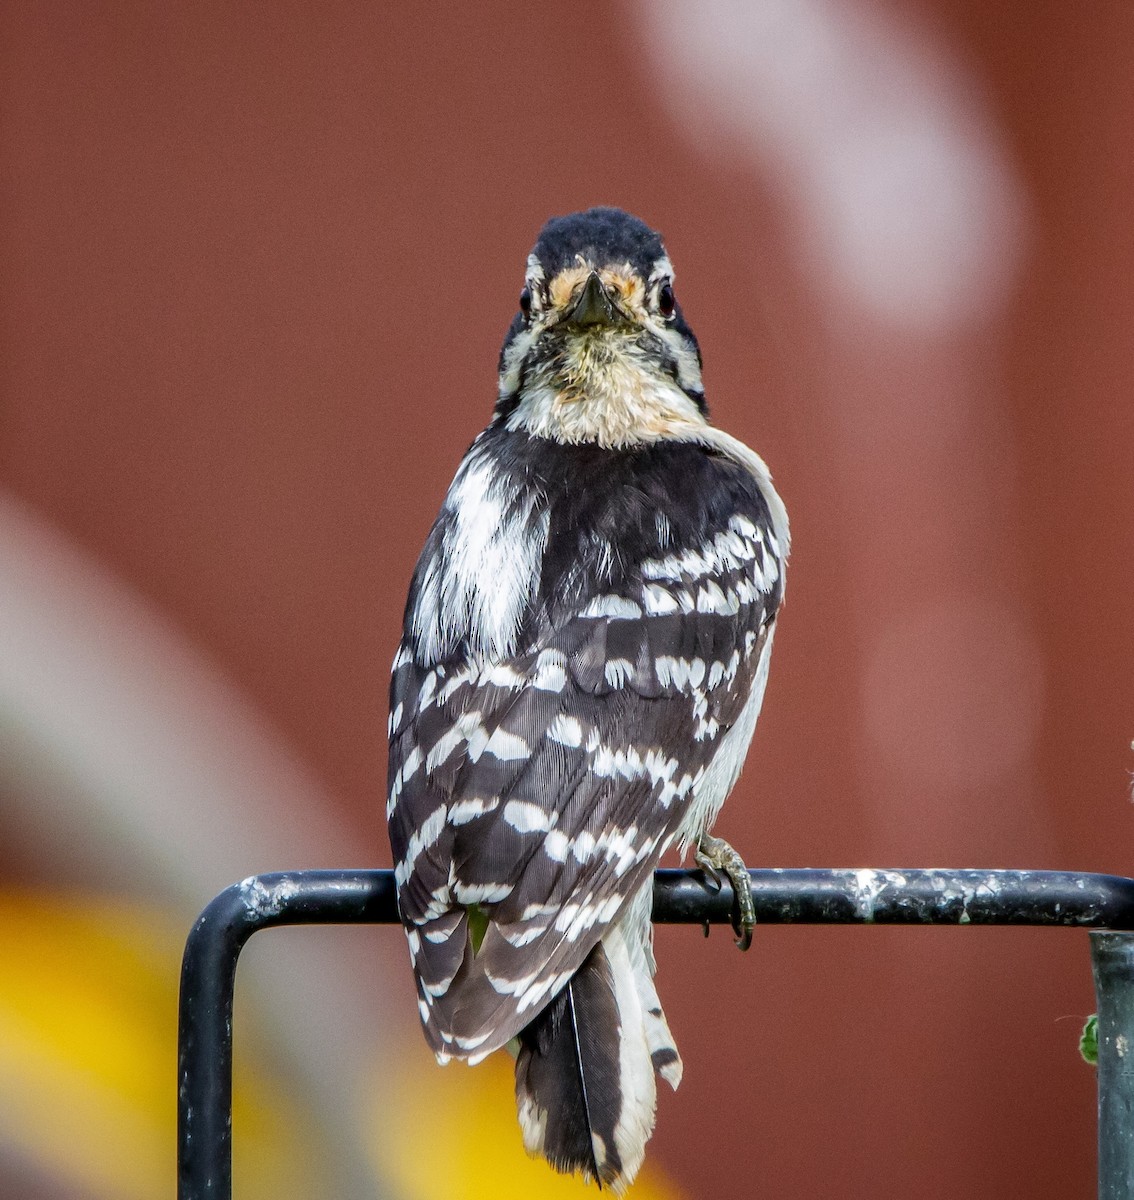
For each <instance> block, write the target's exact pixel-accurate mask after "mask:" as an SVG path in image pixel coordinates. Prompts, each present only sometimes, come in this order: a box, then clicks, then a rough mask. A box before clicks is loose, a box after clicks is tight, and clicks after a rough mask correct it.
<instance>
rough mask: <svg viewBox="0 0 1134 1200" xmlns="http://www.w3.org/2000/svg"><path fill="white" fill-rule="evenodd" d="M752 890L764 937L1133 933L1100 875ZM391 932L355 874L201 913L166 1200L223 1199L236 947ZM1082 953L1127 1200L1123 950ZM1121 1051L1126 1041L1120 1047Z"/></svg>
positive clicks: (937, 876) (1129, 979) (691, 875)
mask: <svg viewBox="0 0 1134 1200" xmlns="http://www.w3.org/2000/svg"><path fill="white" fill-rule="evenodd" d="M751 876H752V888H753V899H754V901H755V905H756V917H757V920H758V921H759V922H761V923H764V924H785V923H796V924H843V925H862V924H871V923H878V924H906V925H968V924H972V925H1052V926H1079V927H1103V928H1105V929H1110V930H1125V929H1134V879H1125V878H1120V877H1117V876H1111V875H1079V874H1074V873H1072V872H1066V871H944V870H942V871H923V870H917V871H875V870H857V871H856V870H832V871H804V870H785V871H752V872H751ZM732 908H733V896H732V892H731V890H730V888H729V887H728V886H727V885H725V886H723V887H722V888H721V889H720V890H716V889H714V888H713V887H712V886H710V885H709V884H708V883H707V882H706V881H705V878H704V876H703V875H702V874H701V873H700V872H699V871H659V872H658V873H657V875H656V876H655V880H654V920H655V921H657V922H659V923H665V924H693V925H701V924H705V923H708V924H718V925H719V924H725V923H727V922H728V921H729V920H730V919H731V915H732ZM397 920H398V914H397V905H396V901H395V889H394V878H393V872H392V871H365V870H359V871H293V872H283V873H279V874H273V875H255V876H252V877H250V878H248V879H245V880H244V881H243V882H242V883H238V884H233V886H232V887H230V888H226V889H225V890H224V891H223V892H221V893H220V895H219V896H217V897H216V898H215V899H214V900H213V901H212V902H211V903H210V904H209V905H208V906H207V907H206V908H205V910H204V912H202V913H201V916H200V917H199V918H198V919H197V923H196V924H195V925H194V926H193V929H192V931H191V932H190V934H189V939H188V941H187V942H186V944H185V957H184V960H183V963H182V968H181V1002H180V1023H179V1028H178V1055H177V1061H178V1096H177V1100H178V1103H177V1194H178V1200H231V1197H232V1002H233V989H234V985H235V980H236V965H237V961H238V959H239V957H240V952H241V950H242V949H243V948H244V944H245V942H247V940H248V939H249V938H250V937H251V936H252V934H253V933H255V932H256V931H257V930H258V929H267V928H270V927H272V926H273V925H301V924H320V925H336V924H391V923H395V922H396V921H397ZM1108 939H1110V940H1108ZM1094 948H1095V972H1096V986H1097V987H1098V992H1099V1115H1100V1122H1099V1139H1100V1154H1099V1172H1100V1175H1099V1178H1100V1191H1099V1196H1100V1198H1101V1200H1134V1183H1132V1180H1134V1174H1132V1170H1131V1149H1132V1147H1131V1142H1132V1137H1131V1125H1130V1114H1131V1105H1132V1103H1134V1076H1131V1077H1126V1076H1124V1075H1123V1074H1122V1069H1123V1066H1122V1060H1123V1058H1124V1056H1125V1054H1126V1053H1127V1047H1134V936H1130V935H1120V934H1095V935H1094ZM407 986H408V983H407ZM1104 996H1105V1000H1104ZM1108 1037H1109V1038H1110V1042H1109V1043H1108V1042H1107V1038H1108ZM1122 1037H1125V1038H1127V1039H1129V1040H1128V1041H1120V1040H1119V1039H1120V1038H1122ZM1104 1057H1105V1064H1104ZM1104 1137H1105V1138H1106V1139H1107V1148H1106V1151H1105V1153H1104V1150H1103V1139H1104ZM1104 1166H1105V1168H1106V1171H1107V1172H1108V1175H1107V1179H1108V1180H1110V1181H1112V1182H1113V1181H1116V1180H1120V1179H1121V1181H1122V1184H1121V1186H1122V1187H1124V1188H1125V1190H1110V1191H1103V1190H1101V1189H1102V1187H1103V1184H1102V1180H1103V1172H1104ZM1107 1186H1108V1187H1109V1186H1111V1183H1110V1182H1108V1184H1107ZM1113 1186H1114V1187H1115V1188H1118V1187H1119V1183H1117V1182H1115V1183H1114V1184H1113Z"/></svg>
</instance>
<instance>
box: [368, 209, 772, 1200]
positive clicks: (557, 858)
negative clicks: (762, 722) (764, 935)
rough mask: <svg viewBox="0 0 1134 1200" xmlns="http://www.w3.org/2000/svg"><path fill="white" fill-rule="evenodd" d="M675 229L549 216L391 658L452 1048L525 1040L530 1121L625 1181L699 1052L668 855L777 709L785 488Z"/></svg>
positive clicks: (610, 213) (707, 818)
mask: <svg viewBox="0 0 1134 1200" xmlns="http://www.w3.org/2000/svg"><path fill="white" fill-rule="evenodd" d="M673 281H674V274H673V267H672V264H671V262H670V259H669V256H668V254H667V252H666V250H665V246H664V244H663V241H662V238H661V236H660V235H659V234H658V233H656V232H655V231H654V230H653V229H651V228H650V227H649V226H648V225H647V224H645V223H644V222H643V221H641V220H640V219H638V218H637V217H634V216H632V215H630V214H629V213H626V212H624V211H622V210H620V209H617V208H608V207H599V208H591V209H589V210H587V211H584V212H578V213H572V214H570V215H567V216H562V217H553V218H552V219H551V220H549V221H548V222H547V223H546V225H545V226H544V227H543V229H542V231H541V232H540V234H539V237H538V240H537V241H536V244H535V248H534V249H533V250H532V252H531V254H530V255H529V257H528V260H527V266H526V270H525V275H524V283H523V287H522V290H521V292H520V296H519V306H518V311H517V312H516V314H515V316H514V318H513V320H512V322H511V325H510V326H509V328H508V331H507V335H506V337H505V340H504V345H503V348H502V350H501V352H500V358H499V380H498V390H497V396H496V401H495V406H494V409H493V412H492V416H491V420H490V422H489V424H488V426H487V427H486V428H485V429H484V431H483V432H482V433H480V435H479V436H478V437H476V439H475V440H474V441H473V443H472V445H471V447H470V448H469V450H468V452H467V453H466V455H465V456H464V459H463V460H462V462H461V463H460V466H459V468H458V470H457V473H456V475H455V477H454V479H453V482H452V484H451V486H450V488H449V491H448V494H447V495H446V497H445V500H444V503H443V505H442V507H441V511H440V513H439V515H438V517H437V519H436V521H435V523H434V525H433V527H432V529H431V530H430V532H429V534H428V537H427V539H426V542H425V546H424V548H423V550H422V552H421V556H420V558H419V560H418V562H417V566H416V568H415V570H414V572H413V576H412V581H411V584H410V588H409V596H408V600H407V604H406V609H405V618H404V624H403V633H402V638H401V641H400V645H399V647H398V650H397V652H396V654H395V657H394V662H393V669H392V676H391V684H390V716H389V739H390V740H389V747H390V750H389V761H388V779H387V782H388V788H387V819H388V827H389V834H390V843H391V849H392V851H393V857H394V863H395V867H394V876H395V884H396V890H397V901H398V908H399V913H400V917H401V921H402V924H403V926H404V929H405V933H406V936H407V939H408V942H409V950H410V957H411V960H412V964H413V970H414V975H415V978H416V984H417V996H418V1010H419V1012H420V1016H421V1022H422V1026H423V1029H424V1032H425V1037H426V1040H427V1042H428V1044H429V1046H430V1047H431V1049H432V1050H433V1052H434V1054H435V1055H436V1057H437V1060H438V1061H439V1062H441V1063H446V1062H449V1061H450V1060H452V1059H464V1060H467V1061H468V1062H469V1063H472V1064H475V1063H477V1062H479V1061H481V1060H482V1059H484V1058H485V1057H486V1056H487V1055H489V1054H490V1053H492V1052H494V1051H496V1050H498V1049H501V1048H504V1047H506V1048H508V1049H510V1050H511V1052H512V1053H513V1054H514V1055H515V1075H516V1103H517V1113H518V1119H519V1124H520V1128H521V1132H522V1136H523V1143H524V1146H525V1148H526V1150H527V1151H528V1153H529V1154H531V1155H532V1156H542V1157H544V1158H546V1159H547V1160H548V1162H549V1163H550V1164H551V1166H552V1167H554V1168H555V1169H556V1170H558V1171H561V1172H575V1173H578V1174H581V1175H582V1176H583V1177H584V1179H586V1180H588V1181H596V1182H597V1184H598V1187H599V1188H600V1189H602V1188H604V1187H609V1188H611V1189H612V1190H613V1191H614V1192H615V1193H616V1194H621V1193H622V1192H624V1191H625V1189H626V1188H627V1187H628V1186H629V1185H630V1183H631V1182H632V1181H633V1179H634V1177H635V1175H636V1174H637V1172H638V1170H639V1168H640V1167H641V1164H642V1161H643V1159H644V1156H645V1150H646V1143H647V1141H648V1140H649V1138H650V1136H651V1134H652V1132H653V1128H654V1123H655V1113H656V1100H657V1092H656V1082H655V1075H657V1076H660V1077H661V1078H662V1079H663V1080H664V1081H665V1082H667V1083H668V1084H669V1085H670V1086H671V1087H673V1088H674V1089H676V1088H677V1085H678V1083H679V1082H680V1080H681V1074H682V1069H683V1068H682V1061H681V1057H680V1055H679V1053H678V1050H677V1046H676V1044H675V1042H674V1038H673V1035H672V1034H671V1032H670V1029H669V1025H668V1023H667V1021H666V1017H665V1014H664V1011H663V1009H662V1006H661V1002H660V1000H659V998H658V993H657V990H656V987H655V985H654V975H655V972H656V962H655V958H654V953H653V929H652V924H651V898H652V884H653V873H654V870H655V868H656V867H657V865H658V863H659V860H660V859H661V858H662V856H663V855H664V854H665V853H666V852H667V851H668V850H669V849H670V848H671V847H674V848H676V849H678V850H680V851H681V852H682V854H684V853H685V852H686V851H687V850H688V848H689V847H692V848H693V851H694V857H695V860H696V862H697V864H698V865H699V866H701V867H702V868H703V869H704V870H705V871H706V873H707V875H708V877H709V879H710V880H711V881H712V883H713V884H715V885H716V886H718V887H719V886H721V885H722V884H723V881H724V879H725V878H727V879H728V880H729V881H730V882H731V884H732V887H733V890H734V893H735V896H736V906H735V920H734V930H735V932H736V940H737V944H738V945H740V946H741V948H742V949H747V948H748V944H749V942H750V940H751V935H752V927H753V921H754V908H753V903H752V897H751V885H750V878H749V875H748V873H747V871H746V869H745V867H744V862H743V860H742V858H741V856H740V855H739V853H737V852H736V851H735V850H734V849H733V848H732V847H731V846H730V845H729V844H728V843H727V842H725V841H724V840H723V839H722V838H718V837H714V836H713V835H712V834H711V833H710V827H711V826H712V824H713V822H714V820H715V818H716V816H717V813H718V812H719V810H720V808H721V805H722V804H723V803H724V800H725V798H726V797H727V795H728V794H729V792H730V791H731V790H732V787H733V785H734V784H735V782H736V779H737V777H738V775H739V774H740V770H741V766H742V765H743V762H744V759H745V756H746V754H747V751H748V747H749V743H750V741H751V738H752V734H753V730H754V728H755V724H756V719H757V716H758V714H759V711H760V707H761V704H762V701H763V696H764V689H765V684H766V682H767V678H768V661H769V656H770V654H771V649H772V640H773V635H774V632H775V625H776V619H777V615H778V612H779V608H780V605H781V602H782V600H783V595H784V570H785V564H786V560H787V555H788V550H789V545H790V536H789V528H788V518H787V513H786V510H785V508H784V505H783V502H782V501H781V500H780V498H779V496H778V494H777V493H776V490H775V488H774V487H773V486H772V479H771V475H770V474H769V471H768V468H767V466H766V465H765V464H764V461H763V460H762V459H761V458H760V457H759V456H758V455H757V454H756V453H755V452H754V451H752V450H751V449H749V448H748V447H747V446H746V445H744V444H743V443H742V442H740V441H738V440H737V439H736V438H734V437H732V436H730V435H729V434H727V433H725V432H723V431H722V430H720V429H718V428H717V427H716V426H714V425H712V424H710V422H709V419H708V408H707V406H706V402H705V393H704V387H703V384H702V360H701V353H700V349H699V346H698V342H697V339H696V338H695V337H694V335H693V332H692V331H691V329H690V328H689V326H688V324H687V323H686V321H685V318H684V315H683V313H682V310H681V306H680V305H679V304H678V302H677V298H676V296H675V294H674V282H673Z"/></svg>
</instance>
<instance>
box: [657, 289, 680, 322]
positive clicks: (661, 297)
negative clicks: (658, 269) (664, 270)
mask: <svg viewBox="0 0 1134 1200" xmlns="http://www.w3.org/2000/svg"><path fill="white" fill-rule="evenodd" d="M675 303H676V301H675V300H674V298H673V288H671V287H670V286H669V284H668V283H663V284H662V286H661V289H660V290H659V291H658V312H660V313H661V315H662V316H663V317H672V316H673V306H674V304H675Z"/></svg>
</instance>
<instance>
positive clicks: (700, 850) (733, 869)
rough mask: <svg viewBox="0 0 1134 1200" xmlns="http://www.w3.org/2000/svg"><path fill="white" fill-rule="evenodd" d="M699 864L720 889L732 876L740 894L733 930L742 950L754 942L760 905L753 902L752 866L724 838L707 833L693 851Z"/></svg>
mask: <svg viewBox="0 0 1134 1200" xmlns="http://www.w3.org/2000/svg"><path fill="white" fill-rule="evenodd" d="M693 857H694V859H695V860H696V863H697V865H698V866H699V867H700V868H701V870H702V871H704V873H705V877H706V878H707V879H708V880H709V882H710V883H712V884H713V885H714V887H715V888H716V889H717V890H718V891H719V890H720V887H721V883H722V876H728V880H729V882H730V883H731V884H732V892H733V895H734V896H735V897H736V913H735V915H734V917H733V919H732V931H733V933H734V934H735V935H736V939H735V940H736V944H737V946H738V947H739V949H741V950H747V949H748V947H749V946H751V945H752V928H753V926H754V925H755V924H756V906H755V904H753V902H752V880H751V878H750V876H749V874H748V868H747V867H746V866H745V865H744V860H743V859H742V858H741V857H740V855H739V854H737V852H736V851H735V850H734V849H733V848H732V847H731V846H730V845H729V844H728V842H726V841H725V840H724V838H718V837H712V836H710V835H709V834H707V833H706V834H703V835H702V837H701V840H700V841H699V842H698V843H697V849H696V850H695V851H694V853H693Z"/></svg>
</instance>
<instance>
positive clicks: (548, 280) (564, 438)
mask: <svg viewBox="0 0 1134 1200" xmlns="http://www.w3.org/2000/svg"><path fill="white" fill-rule="evenodd" d="M705 412H706V409H705V398H704V392H703V390H702V386H701V356H700V352H699V351H698V348H697V339H696V338H695V337H694V336H693V333H692V331H691V330H690V329H689V327H688V325H686V324H685V320H684V318H683V317H682V314H681V309H680V307H679V306H678V303H677V300H676V298H675V296H674V293H673V267H672V266H671V264H670V261H669V256H668V255H667V254H666V252H665V247H664V246H663V245H662V240H661V238H660V236H659V235H658V234H656V233H655V232H654V231H653V230H652V229H650V228H649V226H647V225H645V224H644V223H643V222H642V221H640V220H638V218H637V217H632V216H630V214H629V213H625V212H622V211H621V210H620V209H617V208H592V209H589V210H588V211H586V212H581V213H574V214H572V215H571V216H567V217H554V218H552V220H550V221H548V223H547V224H546V225H545V226H544V228H543V231H542V232H541V233H540V235H539V240H538V241H537V242H536V244H535V249H533V250H532V252H531V254H530V255H529V256H528V264H527V272H526V275H525V278H524V286H523V290H522V291H521V292H520V311H519V312H518V313H517V315H516V317H515V318H514V320H513V321H512V325H511V327H510V328H509V330H508V336H507V337H506V339H505V341H504V348H503V349H502V351H501V353H500V389H499V396H498V400H497V419H498V420H503V421H505V422H507V423H508V425H509V427H510V428H517V429H519V428H522V429H525V430H527V432H529V433H532V434H534V435H536V436H541V437H550V438H554V439H555V440H557V441H561V442H597V443H598V444H600V445H607V446H628V445H634V444H640V443H643V442H650V441H656V440H658V439H659V438H664V437H667V436H675V435H676V434H675V431H678V430H679V429H680V430H686V429H687V428H688V427H689V425H690V424H694V425H696V424H700V425H703V424H704V421H705Z"/></svg>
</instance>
